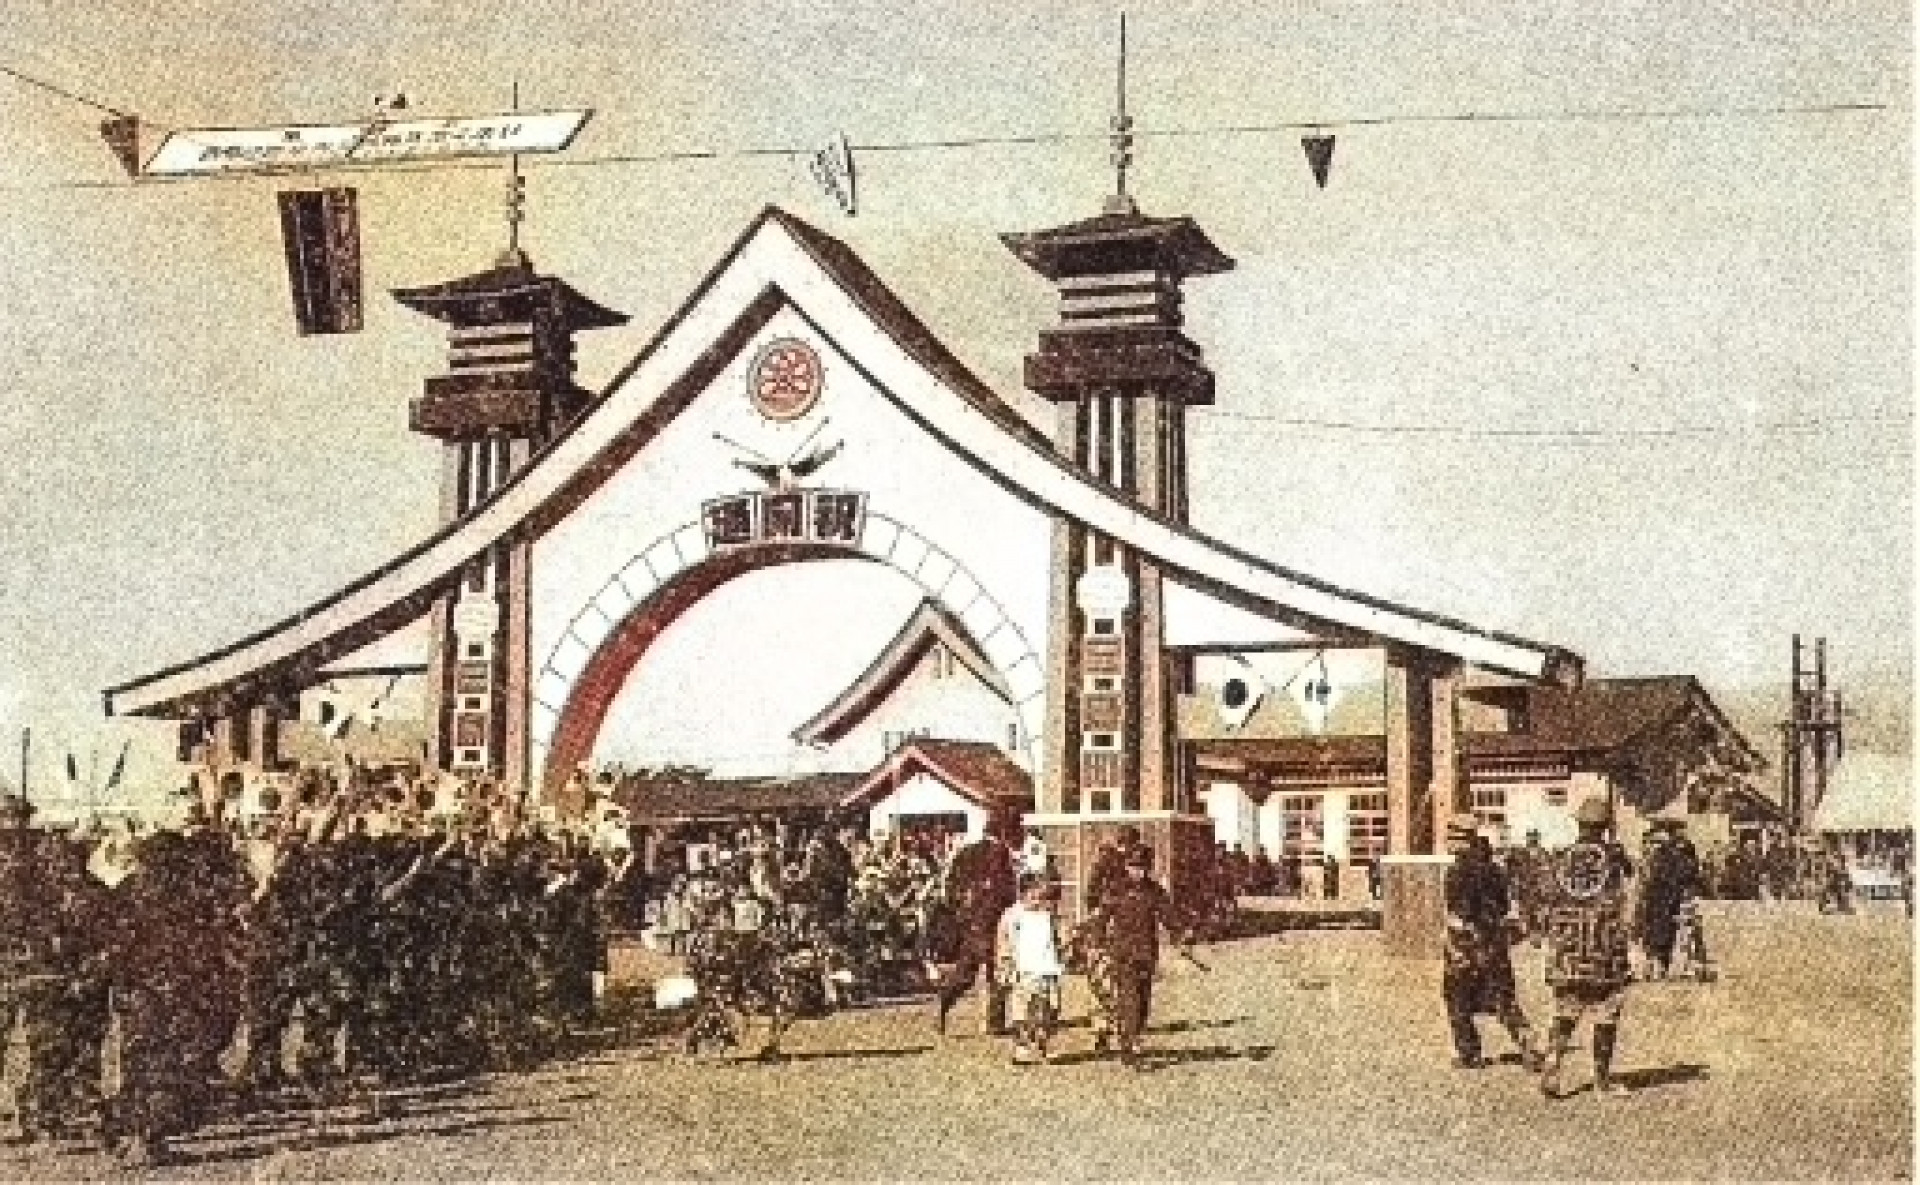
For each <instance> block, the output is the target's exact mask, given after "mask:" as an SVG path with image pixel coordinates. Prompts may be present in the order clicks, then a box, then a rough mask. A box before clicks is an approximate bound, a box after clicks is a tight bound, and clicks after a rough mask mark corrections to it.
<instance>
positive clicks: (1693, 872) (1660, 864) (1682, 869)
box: [1636, 823, 1699, 979]
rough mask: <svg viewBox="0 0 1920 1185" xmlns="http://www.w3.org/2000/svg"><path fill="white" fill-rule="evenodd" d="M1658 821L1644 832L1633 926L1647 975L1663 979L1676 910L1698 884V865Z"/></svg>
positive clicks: (1673, 937) (1670, 959) (1677, 918)
mask: <svg viewBox="0 0 1920 1185" xmlns="http://www.w3.org/2000/svg"><path fill="white" fill-rule="evenodd" d="M1667 827H1668V824H1665V823H1662V824H1659V825H1656V826H1655V828H1654V829H1653V830H1652V831H1650V832H1648V834H1647V854H1646V875H1645V876H1644V877H1643V878H1642V880H1641V892H1640V909H1639V918H1638V919H1637V925H1636V929H1637V930H1638V932H1639V935H1640V949H1641V951H1642V952H1643V953H1644V954H1645V956H1646V960H1647V974H1648V978H1650V979H1665V978H1666V977H1667V972H1668V970H1669V968H1670V967H1671V966H1672V964H1673V947H1674V942H1675V940H1676V939H1677V938H1678V937H1679V935H1680V910H1681V907H1682V906H1683V905H1684V904H1685V903H1686V902H1687V901H1688V900H1689V899H1690V898H1692V897H1693V896H1694V895H1695V894H1696V893H1697V892H1698V888H1697V886H1696V884H1695V881H1696V880H1697V878H1698V875H1699V873H1698V867H1697V865H1695V864H1694V863H1693V862H1691V861H1690V860H1689V859H1688V854H1687V852H1686V851H1685V850H1683V849H1682V848H1681V847H1680V844H1679V842H1678V840H1677V839H1676V838H1675V837H1674V836H1673V834H1672V833H1670V832H1669V831H1668V830H1667Z"/></svg>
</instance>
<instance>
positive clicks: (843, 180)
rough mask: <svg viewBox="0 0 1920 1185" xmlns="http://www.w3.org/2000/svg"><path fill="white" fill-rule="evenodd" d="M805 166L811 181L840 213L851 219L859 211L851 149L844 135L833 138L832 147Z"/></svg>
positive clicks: (815, 154)
mask: <svg viewBox="0 0 1920 1185" xmlns="http://www.w3.org/2000/svg"><path fill="white" fill-rule="evenodd" d="M807 166H808V168H809V169H811V170H812V172H813V179H814V180H815V181H818V182H819V183H820V188H821V189H823V190H825V191H826V194H827V196H828V197H830V198H832V199H833V200H834V202H835V204H837V205H838V206H839V207H840V210H841V212H842V213H844V214H845V215H846V216H847V217H849V218H851V217H853V216H854V214H855V212H856V211H857V210H858V209H859V200H858V193H857V191H856V189H855V188H854V175H853V146H852V145H851V144H848V143H847V134H846V133H845V132H841V133H840V134H839V135H837V136H835V137H834V138H833V141H832V143H830V144H828V145H827V146H826V147H825V148H822V149H820V150H819V151H818V152H816V153H814V154H813V156H812V157H811V158H809V159H808V161H807Z"/></svg>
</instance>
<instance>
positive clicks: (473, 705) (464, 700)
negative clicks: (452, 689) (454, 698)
mask: <svg viewBox="0 0 1920 1185" xmlns="http://www.w3.org/2000/svg"><path fill="white" fill-rule="evenodd" d="M486 709H487V701H486V700H484V699H482V698H481V697H480V696H477V695H464V696H461V697H460V710H461V711H463V712H484V711H486Z"/></svg>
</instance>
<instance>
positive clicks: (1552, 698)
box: [1468, 675, 1766, 766]
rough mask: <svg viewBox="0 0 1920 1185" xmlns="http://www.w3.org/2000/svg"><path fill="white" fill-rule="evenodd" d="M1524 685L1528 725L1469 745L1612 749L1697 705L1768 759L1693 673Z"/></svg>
mask: <svg viewBox="0 0 1920 1185" xmlns="http://www.w3.org/2000/svg"><path fill="white" fill-rule="evenodd" d="M1524 690H1525V692H1526V701H1525V702H1526V717H1527V727H1526V730H1525V731H1524V732H1514V733H1480V734H1476V735H1474V736H1473V737H1471V738H1470V739H1469V742H1468V745H1469V748H1471V749H1473V750H1474V751H1476V752H1489V753H1537V752H1561V753H1575V752H1579V753H1599V752H1608V751H1613V750H1617V749H1621V748H1624V747H1625V746H1626V745H1628V744H1629V743H1631V742H1633V741H1635V740H1637V739H1639V738H1640V737H1642V736H1645V735H1647V734H1648V733H1650V732H1652V731H1653V730H1655V729H1657V728H1659V727H1661V726H1663V725H1665V724H1667V723H1669V722H1670V721H1672V720H1674V719H1676V718H1677V717H1679V716H1681V715H1683V714H1684V713H1685V712H1687V711H1688V710H1689V709H1690V708H1697V709H1699V710H1700V711H1701V712H1702V713H1703V714H1705V715H1706V717H1707V718H1708V719H1709V720H1711V721H1712V722H1713V723H1714V725H1715V727H1716V728H1717V729H1718V730H1719V731H1720V733H1721V734H1722V736H1724V737H1725V738H1726V739H1728V740H1729V741H1730V742H1731V743H1732V744H1733V745H1734V746H1735V747H1736V748H1738V749H1739V750H1740V751H1741V753H1742V755H1743V756H1745V757H1746V758H1747V759H1748V760H1749V761H1750V762H1752V763H1753V764H1755V765H1756V766H1760V765H1765V764H1766V759H1765V758H1764V757H1762V756H1761V755H1760V753H1759V752H1758V751H1757V750H1756V749H1754V747H1753V745H1752V744H1751V743H1750V742H1748V740H1747V739H1746V738H1745V737H1743V736H1741V735H1740V732H1739V730H1738V729H1736V728H1734V727H1733V724H1732V723H1731V722H1730V721H1729V720H1728V719H1727V718H1726V716H1725V715H1724V714H1723V713H1722V712H1721V711H1720V709H1719V707H1718V705H1716V704H1715V703H1714V702H1713V697H1711V696H1709V695H1708V694H1707V692H1706V689H1705V688H1704V687H1702V686H1701V685H1700V681H1699V680H1698V679H1695V678H1694V677H1693V676H1692V675H1657V676H1652V677H1646V678H1630V679H1592V680H1589V681H1588V682H1586V683H1585V684H1583V685H1582V686H1580V687H1578V688H1573V689H1567V688H1560V687H1529V688H1525V689H1524ZM1470 694H1471V693H1470Z"/></svg>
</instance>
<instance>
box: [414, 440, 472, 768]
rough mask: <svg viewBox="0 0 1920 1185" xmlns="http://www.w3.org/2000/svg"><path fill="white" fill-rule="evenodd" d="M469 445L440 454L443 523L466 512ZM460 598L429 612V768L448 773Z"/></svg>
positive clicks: (443, 600)
mask: <svg viewBox="0 0 1920 1185" xmlns="http://www.w3.org/2000/svg"><path fill="white" fill-rule="evenodd" d="M465 447H466V446H465V445H463V444H460V443H459V442H449V443H447V444H445V445H443V446H442V448H441V451H440V521H441V522H442V523H450V522H452V521H453V520H454V519H456V518H459V517H460V515H461V513H462V512H463V511H464V510H465V509H466V502H465V498H464V496H463V494H462V486H463V484H464V481H465V474H466V462H465V460H464V449H465ZM457 595H459V584H458V582H456V583H455V584H454V586H453V587H452V588H451V589H449V590H448V591H446V592H444V593H442V594H440V595H439V596H437V597H435V598H434V600H433V608H431V609H429V610H428V611H427V686H426V695H425V701H424V704H423V708H422V719H424V720H425V721H426V725H427V728H426V732H427V766H428V768H430V769H445V768H447V764H448V763H449V762H450V761H452V760H453V748H452V735H451V732H450V730H451V729H452V727H453V673H454V667H455V664H456V663H458V662H459V660H460V659H459V652H458V650H457V649H456V648H455V645H454V641H453V598H454V597H456V596H457Z"/></svg>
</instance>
